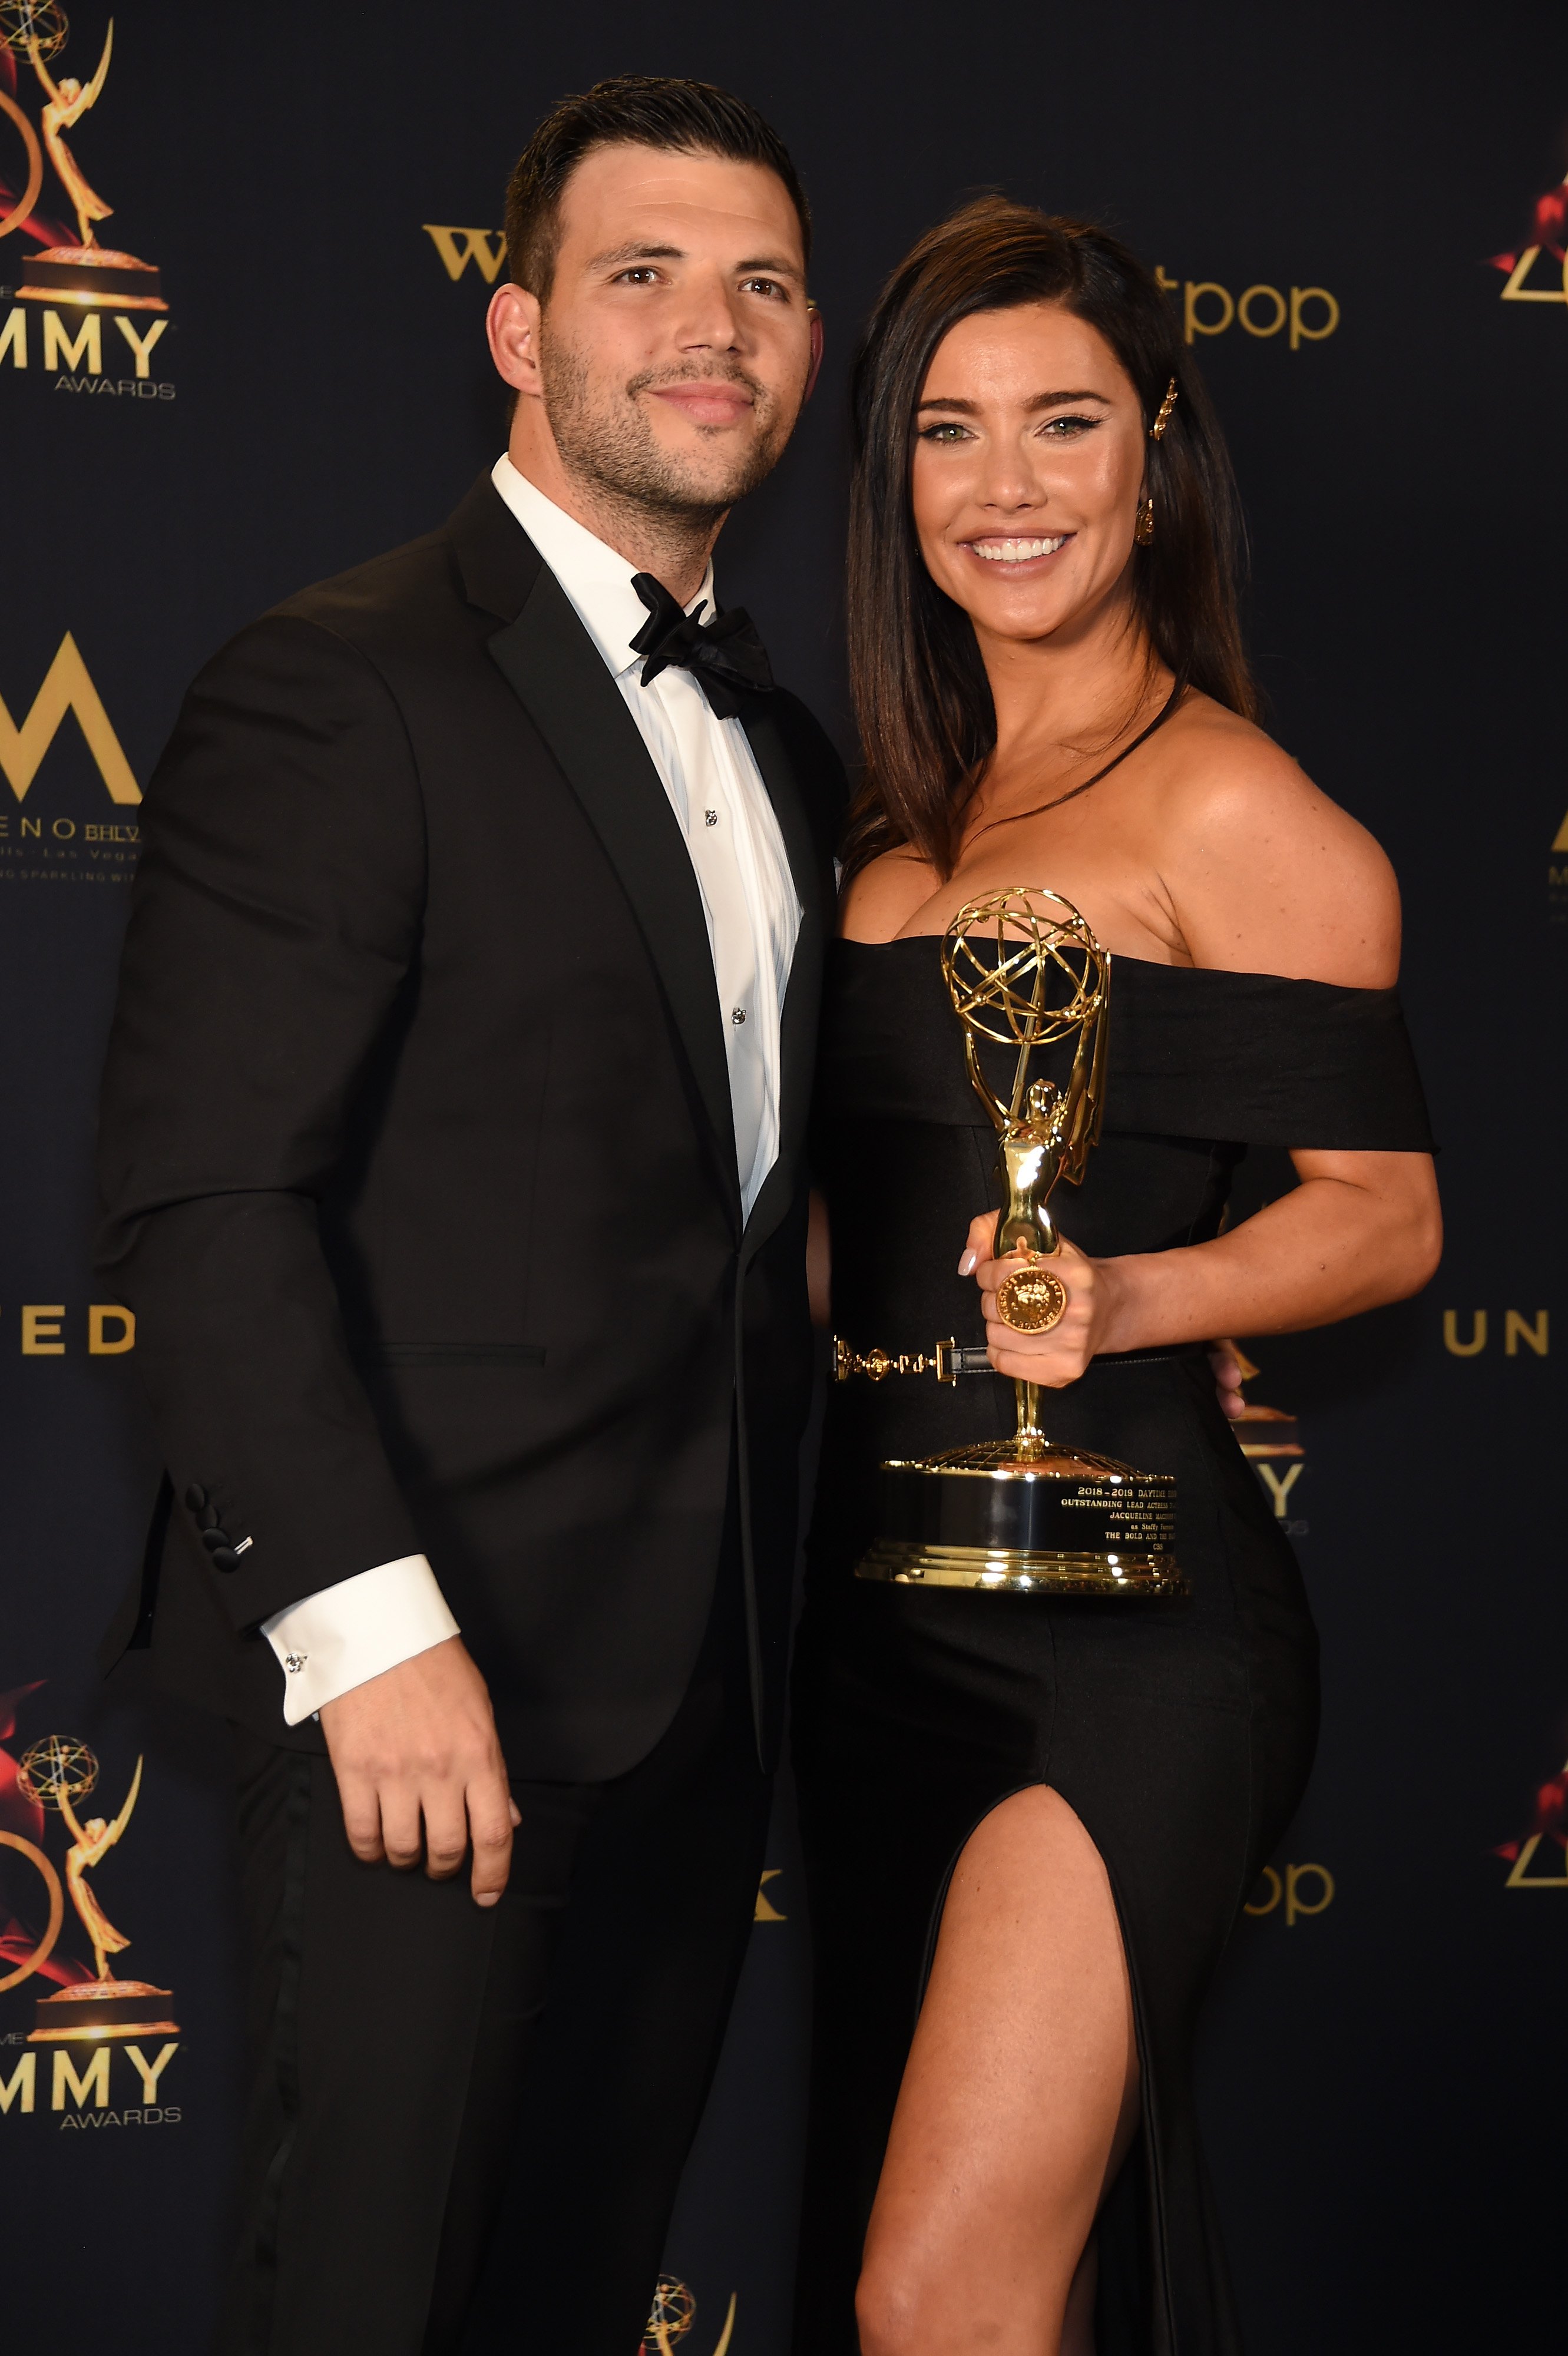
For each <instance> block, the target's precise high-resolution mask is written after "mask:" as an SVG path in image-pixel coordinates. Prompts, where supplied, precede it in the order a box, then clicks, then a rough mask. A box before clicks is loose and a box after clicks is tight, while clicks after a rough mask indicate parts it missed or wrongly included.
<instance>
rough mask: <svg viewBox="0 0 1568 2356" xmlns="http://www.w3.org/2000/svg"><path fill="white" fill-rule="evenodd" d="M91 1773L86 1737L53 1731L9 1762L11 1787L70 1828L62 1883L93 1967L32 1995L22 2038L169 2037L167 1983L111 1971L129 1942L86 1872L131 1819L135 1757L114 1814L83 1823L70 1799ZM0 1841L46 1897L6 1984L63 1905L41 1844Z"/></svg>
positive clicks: (175, 2027) (47, 1940) (17, 1976)
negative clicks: (37, 1876) (31, 2013)
mask: <svg viewBox="0 0 1568 2356" xmlns="http://www.w3.org/2000/svg"><path fill="white" fill-rule="evenodd" d="M98 1776H99V1765H98V1762H97V1760H96V1759H95V1758H94V1757H93V1755H92V1753H91V1751H90V1750H89V1749H88V1747H87V1745H86V1743H85V1742H76V1741H73V1740H71V1739H70V1737H69V1736H66V1735H60V1734H48V1735H46V1736H45V1737H44V1738H43V1740H41V1741H39V1742H35V1743H33V1744H32V1745H31V1746H30V1748H29V1749H27V1751H24V1752H23V1753H22V1757H21V1759H20V1761H19V1762H18V1763H17V1770H16V1786H17V1789H18V1790H19V1791H20V1792H21V1794H23V1796H24V1797H25V1798H26V1799H29V1800H33V1801H36V1802H37V1804H38V1806H39V1807H42V1808H46V1809H48V1810H49V1811H50V1813H51V1814H54V1815H59V1817H60V1819H61V1821H62V1823H63V1825H64V1826H65V1829H66V1830H67V1831H68V1832H69V1833H70V1848H69V1849H68V1850H67V1852H66V1860H65V1886H66V1889H67V1890H69V1891H70V1902H71V1904H72V1905H73V1906H74V1908H75V1909H76V1912H77V1917H78V1919H79V1921H80V1922H81V1927H82V1929H83V1930H84V1931H85V1933H87V1938H88V1942H89V1944H90V1945H91V1949H92V1957H93V1962H94V1964H95V1965H96V1966H97V1973H96V1976H95V1977H94V1978H92V1979H84V1980H75V1981H72V1982H71V1983H70V1985H69V1986H68V1987H63V1988H62V1989H61V1990H60V1991H59V1995H58V1996H48V1997H39V1998H38V2004H37V2008H36V2015H37V2026H36V2027H35V2029H33V2032H32V2034H31V2036H30V2037H29V2038H28V2040H27V2042H28V2044H29V2045H56V2044H65V2043H70V2044H77V2043H81V2044H95V2045H96V2044H101V2043H102V2042H104V2041H105V2040H108V2039H111V2038H123V2037H142V2036H145V2035H147V2034H149V2033H154V2032H163V2033H165V2034H166V2035H168V2036H171V2037H177V2035H178V2034H179V2024H178V2023H177V2021H175V2020H172V2019H170V2018H169V2009H170V2005H171V2002H172V1998H171V1996H170V1992H169V1990H168V1989H167V1988H164V1987H153V1986H151V1985H150V1983H149V1982H147V1981H146V1980H122V1979H117V1978H116V1977H115V1976H114V1972H113V1965H112V1964H111V1961H110V1958H111V1957H112V1956H113V1955H119V1954H124V1951H125V1949H126V1948H127V1947H128V1946H129V1945H130V1944H131V1942H130V1940H129V1939H128V1938H127V1936H126V1934H125V1933H124V1931H117V1930H116V1929H115V1927H114V1925H113V1922H111V1921H110V1920H109V1917H108V1915H107V1914H106V1913H105V1912H104V1911H103V1908H102V1906H101V1905H100V1903H99V1901H98V1897H97V1894H96V1892H95V1891H94V1890H93V1888H92V1885H91V1882H90V1881H89V1879H88V1876H89V1874H90V1873H91V1871H92V1869H93V1868H94V1867H95V1866H98V1865H101V1864H102V1861H103V1859H104V1858H106V1857H107V1856H108V1854H109V1852H110V1850H111V1849H112V1848H113V1847H115V1846H116V1845H117V1844H118V1842H119V1840H120V1839H121V1837H122V1836H123V1834H124V1830H125V1827H126V1826H127V1825H128V1824H129V1823H130V1821H131V1816H132V1813H133V1811H134V1808H135V1804H136V1798H137V1794H139V1793H140V1791H141V1788H142V1762H141V1761H140V1759H138V1760H137V1762H136V1768H135V1772H134V1775H133V1776H132V1778H131V1788H130V1790H129V1792H128V1793H127V1794H126V1795H125V1803H124V1806H123V1807H122V1808H121V1810H120V1813H119V1815H116V1816H113V1817H104V1816H89V1817H88V1819H87V1821H86V1823H85V1824H84V1823H83V1822H82V1821H81V1817H80V1815H78V1813H77V1805H76V1804H77V1802H78V1801H79V1800H84V1799H86V1798H87V1796H88V1794H90V1793H91V1792H92V1791H93V1790H95V1789H96V1787H97V1783H98ZM0 1840H3V1841H4V1843H5V1846H6V1847H9V1848H16V1849H18V1850H25V1851H26V1852H27V1856H28V1858H29V1861H30V1862H31V1863H32V1864H34V1865H36V1866H37V1867H38V1870H39V1872H40V1873H41V1874H42V1876H43V1879H44V1884H45V1887H46V1889H47V1890H48V1899H49V1921H48V1929H47V1931H46V1932H45V1934H44V1937H43V1939H42V1940H41V1941H40V1942H39V1943H38V1946H37V1948H36V1950H35V1952H34V1954H32V1956H31V1957H30V1958H29V1959H28V1960H27V1963H25V1964H24V1965H23V1966H22V1968H21V1969H20V1970H18V1971H15V1972H13V1973H11V1975H10V1976H9V1977H8V1978H6V1979H5V1980H4V1981H0V1987H15V1986H16V1983H17V1981H18V1980H23V1979H26V1978H27V1976H28V1975H29V1974H30V1973H32V1972H36V1971H37V1970H38V1967H39V1965H41V1964H42V1963H44V1962H45V1961H46V1959H47V1958H48V1954H49V1953H50V1951H51V1950H52V1948H53V1946H54V1944H55V1941H56V1940H57V1939H58V1937H59V1930H60V1924H61V1922H62V1920H63V1911H64V1910H63V1906H62V1903H61V1892H60V1885H59V1875H58V1874H57V1873H56V1871H55V1869H54V1867H53V1866H52V1865H51V1864H50V1862H49V1860H48V1858H47V1857H46V1856H45V1855H44V1853H43V1851H42V1850H41V1849H40V1848H38V1847H36V1846H35V1845H34V1844H33V1843H32V1842H30V1841H25V1840H23V1839H22V1838H21V1837H20V1836H19V1835H17V1834H14V1833H12V1834H0Z"/></svg>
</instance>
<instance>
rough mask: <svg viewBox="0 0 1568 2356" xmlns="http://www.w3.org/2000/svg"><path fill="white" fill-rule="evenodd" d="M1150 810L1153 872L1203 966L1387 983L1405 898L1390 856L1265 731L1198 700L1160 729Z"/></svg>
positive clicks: (1366, 984)
mask: <svg viewBox="0 0 1568 2356" xmlns="http://www.w3.org/2000/svg"><path fill="white" fill-rule="evenodd" d="M1162 753H1163V758H1162V761H1161V764H1160V769H1159V774H1158V776H1157V778H1155V780H1153V781H1152V786H1153V797H1154V803H1155V809H1154V811H1153V816H1154V822H1155V832H1156V835H1157V838H1158V844H1159V859H1160V867H1161V873H1162V875H1163V876H1164V878H1165V883H1166V886H1167V889H1168V891H1169V893H1170V897H1171V902H1172V905H1173V909H1174V913H1175V915H1176V919H1177V922H1178V923H1179V925H1180V927H1181V931H1182V935H1183V937H1184V939H1185V940H1186V942H1187V947H1188V948H1189V950H1190V951H1191V954H1192V956H1193V958H1194V959H1195V961H1196V962H1197V964H1199V965H1217V966H1228V967H1231V968H1233V969H1238V970H1241V971H1247V972H1259V973H1280V974H1288V975H1291V976H1294V977H1295V978H1298V979H1304V980H1318V981H1335V982H1339V983H1342V984H1344V985H1346V986H1348V987H1350V988H1359V989H1380V988H1387V987H1388V986H1389V985H1390V984H1391V983H1392V981H1393V980H1395V978H1396V976H1397V974H1398V971H1399V945H1400V902H1399V886H1398V884H1397V883H1396V882H1395V880H1394V873H1393V869H1392V867H1391V865H1390V863H1389V860H1388V856H1387V854H1386V853H1385V851H1383V849H1382V847H1381V845H1380V843H1379V842H1378V841H1377V840H1376V838H1375V837H1374V836H1373V835H1371V834H1369V832H1368V830H1367V829H1366V828H1365V827H1364V826H1362V825H1361V824H1360V822H1359V819H1354V818H1352V817H1351V815H1350V813H1349V811H1348V810H1346V809H1341V808H1340V807H1339V805H1338V803H1337V802H1336V801H1334V800H1333V799H1332V798H1330V797H1329V796H1328V795H1327V794H1326V793H1325V792H1324V791H1323V789H1322V787H1320V786H1318V785H1317V784H1316V783H1315V782H1314V780H1313V779H1312V778H1311V777H1309V776H1307V774H1306V772H1305V769H1303V768H1302V766H1301V765H1300V764H1299V762H1297V761H1295V760H1294V759H1293V758H1292V756H1291V755H1290V754H1288V753H1287V752H1285V751H1284V750H1283V747H1282V746H1281V745H1279V744H1275V743H1274V741H1273V738H1272V737H1271V736H1268V735H1266V734H1264V732H1263V730H1262V729H1261V728H1259V727H1256V726H1254V725H1253V723H1251V721H1249V720H1243V719H1242V718H1241V717H1240V714H1238V713H1236V712H1228V711H1227V710H1226V709H1225V708H1224V706H1223V705H1221V704H1218V703H1215V702H1213V701H1211V700H1210V699H1209V698H1208V697H1207V696H1196V697H1194V698H1192V699H1191V701H1190V702H1189V704H1188V705H1187V707H1185V708H1184V710H1183V711H1182V712H1180V713H1178V714H1177V715H1176V717H1175V718H1174V719H1173V721H1172V722H1171V723H1170V725H1169V730H1168V743H1167V744H1166V745H1165V746H1164V747H1163V748H1162Z"/></svg>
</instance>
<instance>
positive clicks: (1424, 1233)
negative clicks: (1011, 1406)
mask: <svg viewBox="0 0 1568 2356" xmlns="http://www.w3.org/2000/svg"><path fill="white" fill-rule="evenodd" d="M1291 1159H1292V1161H1293V1162H1294V1163H1295V1167H1296V1171H1297V1173H1298V1174H1299V1176H1300V1179H1301V1183H1300V1185H1299V1186H1296V1187H1294V1189H1293V1190H1292V1192H1291V1193H1290V1194H1283V1195H1282V1196H1281V1197H1280V1198H1279V1200H1278V1201H1277V1202H1273V1203H1271V1204H1269V1205H1268V1206H1267V1208H1266V1209H1264V1210H1262V1211H1259V1212H1258V1213H1257V1214H1256V1215H1255V1216H1254V1217H1252V1218H1250V1219H1246V1220H1243V1222H1242V1223H1241V1225H1240V1226H1238V1227H1232V1228H1230V1229H1229V1230H1228V1231H1227V1233H1226V1234H1224V1235H1222V1236H1216V1237H1215V1238H1214V1240H1213V1241H1212V1242H1211V1243H1204V1244H1186V1245H1183V1246H1181V1247H1180V1248H1177V1249H1176V1250H1174V1251H1164V1252H1131V1253H1128V1254H1126V1255H1125V1256H1123V1257H1122V1258H1113V1259H1098V1260H1096V1259H1090V1258H1088V1257H1087V1256H1086V1255H1085V1254H1084V1253H1082V1252H1080V1251H1079V1250H1078V1249H1077V1248H1076V1247H1075V1246H1074V1245H1073V1244H1071V1243H1070V1242H1069V1241H1068V1239H1067V1238H1066V1237H1063V1241H1062V1259H1061V1263H1060V1271H1059V1272H1060V1274H1061V1277H1062V1280H1063V1281H1064V1282H1065V1284H1066V1285H1067V1288H1068V1295H1069V1301H1068V1309H1067V1313H1066V1315H1065V1316H1064V1317H1063V1319H1062V1321H1061V1323H1060V1324H1059V1325H1058V1326H1056V1327H1055V1328H1053V1330H1052V1331H1051V1332H1050V1333H1040V1334H1024V1333H1013V1332H1012V1331H1011V1329H1010V1328H1009V1327H1007V1326H1005V1325H1003V1324H1001V1323H998V1322H997V1318H996V1287H997V1285H998V1284H999V1283H1000V1282H1001V1280H1002V1279H1003V1278H1004V1276H1006V1275H1007V1274H1008V1273H1009V1272H1010V1270H1011V1269H1012V1268H1013V1267H1014V1266H1015V1265H1016V1263H1015V1262H1013V1261H1005V1260H1004V1261H996V1260H993V1259H992V1258H991V1257H990V1246H991V1238H992V1237H993V1234H994V1232H995V1225H996V1214H995V1213H994V1212H991V1211H988V1212H987V1213H986V1214H985V1215H984V1216H983V1218H979V1219H976V1220H975V1221H974V1223H973V1225H972V1227H971V1229H970V1234H969V1243H968V1246H967V1248H966V1250H965V1254H964V1258H963V1260H962V1261H961V1263H960V1271H961V1274H965V1275H967V1274H969V1273H970V1272H971V1271H972V1272H973V1274H974V1277H975V1280H976V1282H977V1283H978V1284H979V1286H980V1288H981V1291H982V1294H983V1307H984V1312H985V1318H986V1340H987V1342H988V1343H989V1344H990V1347H991V1362H992V1364H993V1365H994V1366H995V1368H996V1370H997V1372H998V1373H999V1374H1003V1375H1012V1376H1017V1377H1018V1378H1019V1379H1021V1380H1023V1381H1025V1382H1031V1383H1042V1384H1045V1385H1046V1386H1047V1387H1049V1388H1051V1389H1060V1388H1061V1387H1062V1386H1063V1385H1064V1384H1066V1383H1071V1382H1076V1381H1077V1380H1078V1377H1079V1376H1080V1375H1081V1374H1082V1373H1083V1371H1084V1368H1085V1367H1086V1366H1087V1365H1088V1364H1089V1362H1090V1359H1091V1358H1092V1357H1094V1356H1095V1355H1097V1354H1098V1353H1099V1352H1101V1351H1120V1350H1148V1349H1154V1348H1157V1347H1158V1346H1159V1345H1160V1344H1169V1343H1180V1342H1205V1343H1207V1342H1208V1339H1209V1337H1210V1336H1211V1335H1212V1334H1215V1333H1299V1332H1301V1331H1302V1330H1303V1329H1304V1328H1305V1327H1307V1326H1311V1325H1331V1324H1333V1323H1335V1322H1336V1321H1337V1319H1339V1318H1341V1317H1354V1316H1357V1315H1359V1312H1361V1311H1362V1310H1364V1309H1377V1308H1380V1307H1381V1306H1382V1304H1383V1303H1384V1302H1385V1301H1403V1300H1404V1299H1406V1298H1407V1296H1408V1295H1409V1294H1411V1293H1412V1292H1419V1291H1420V1290H1421V1288H1422V1286H1423V1284H1425V1283H1426V1282H1427V1280H1428V1279H1429V1278H1430V1277H1431V1276H1432V1274H1433V1273H1434V1270H1435V1269H1436V1266H1437V1259H1438V1254H1439V1251H1440V1249H1441V1248H1442V1241H1443V1222H1442V1216H1441V1214H1440V1212H1439V1209H1438V1202H1437V1181H1436V1178H1435V1176H1434V1172H1433V1167H1432V1157H1431V1155H1430V1154H1427V1153H1326V1152H1319V1151H1310V1150H1303V1151H1299V1152H1296V1153H1293V1154H1292V1156H1291Z"/></svg>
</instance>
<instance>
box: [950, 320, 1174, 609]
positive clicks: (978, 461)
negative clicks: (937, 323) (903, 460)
mask: <svg viewBox="0 0 1568 2356" xmlns="http://www.w3.org/2000/svg"><path fill="white" fill-rule="evenodd" d="M1146 432H1147V422H1146V420H1145V419H1144V415H1143V412H1142V410H1141V408H1140V406H1139V402H1138V396H1137V394H1136V392H1135V391H1134V390H1133V383H1132V380H1131V379H1130V378H1129V377H1128V376H1127V374H1126V373H1125V371H1124V370H1123V369H1122V364H1121V362H1120V361H1119V360H1118V359H1117V358H1116V356H1115V354H1114V353H1113V352H1112V348H1111V347H1110V345H1109V344H1108V343H1107V342H1106V340H1105V338H1104V337H1103V336H1102V335H1101V333H1100V331H1099V329H1098V328H1096V327H1090V326H1089V325H1088V324H1087V322H1086V321H1084V320H1082V319H1079V318H1075V317H1074V316H1073V315H1072V313H1071V312H1070V311H1065V310H1063V309H1062V308H1061V306H1060V305H1058V304H1056V303H1026V304H1021V305H1018V307H1017V308H1016V309H1014V310H1008V311H979V312H976V313H974V314H973V315H972V316H971V317H969V318H967V319H962V320H961V321H960V322H959V324H958V326H957V327H954V328H953V329H952V330H951V332H950V334H948V335H946V336H944V337H943V338H942V340H941V342H940V344H939V345H938V346H937V348H936V352H935V354H934V356H933V358H932V360H931V365H930V368H929V371H928V373H927V377H926V381H925V384H924V386H923V387H922V389H921V399H920V405H919V409H918V412H917V414H916V419H915V435H916V439H915V457H914V472H913V482H912V495H913V500H914V513H915V529H916V530H917V532H918V534H919V540H920V548H921V552H922V553H923V554H924V556H925V560H926V563H927V566H928V568H929V572H930V574H931V577H932V579H933V580H934V581H935V582H936V584H937V585H938V587H939V588H941V589H945V590H946V592H947V594H948V595H949V596H950V597H951V598H953V599H954V600H955V602H956V603H957V604H958V605H961V606H962V607H963V609H964V611H965V612H966V613H967V614H968V615H969V616H971V617H972V620H973V622H974V626H975V627H976V629H977V630H978V631H979V632H980V633H981V634H982V635H983V636H991V637H998V638H1017V639H1025V638H1040V637H1047V636H1048V635H1049V634H1051V633H1052V632H1055V631H1058V630H1060V629H1062V627H1063V626H1064V625H1067V626H1069V627H1070V625H1072V624H1073V623H1074V622H1075V621H1079V620H1081V619H1086V618H1088V617H1090V616H1093V615H1095V614H1097V613H1098V612H1099V611H1100V610H1101V608H1102V606H1103V605H1104V602H1105V600H1106V598H1107V597H1108V596H1109V595H1110V594H1112V592H1113V591H1114V590H1115V588H1116V586H1117V584H1118V583H1119V582H1120V581H1121V580H1122V575H1123V574H1124V573H1125V572H1126V569H1127V564H1128V560H1129V558H1130V557H1131V554H1132V550H1133V526H1134V524H1135V523H1136V521H1137V509H1138V500H1139V497H1140V495H1141V493H1142V490H1143V483H1144V449H1145V446H1146V443H1145V436H1146Z"/></svg>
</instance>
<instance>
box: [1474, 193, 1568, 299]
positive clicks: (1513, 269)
mask: <svg viewBox="0 0 1568 2356" xmlns="http://www.w3.org/2000/svg"><path fill="white" fill-rule="evenodd" d="M1489 260H1490V263H1491V267H1492V268H1493V269H1494V270H1500V271H1501V272H1502V273H1503V274H1504V277H1505V278H1506V280H1507V282H1508V283H1507V284H1506V285H1505V286H1504V288H1503V291H1502V295H1501V296H1500V298H1499V299H1500V300H1501V301H1502V302H1504V303H1568V173H1565V174H1564V175H1563V178H1562V179H1561V180H1559V181H1558V183H1557V185H1556V187H1552V188H1548V189H1547V191H1546V194H1545V195H1544V196H1543V197H1537V198H1536V200H1535V209H1534V212H1533V215H1532V217H1531V220H1530V236H1529V239H1528V241H1526V243H1525V244H1524V245H1522V246H1521V247H1520V250H1519V252H1517V253H1494V254H1492V255H1491V256H1489ZM1542 280H1544V281H1545V282H1546V283H1545V284H1541V281H1542Z"/></svg>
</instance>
